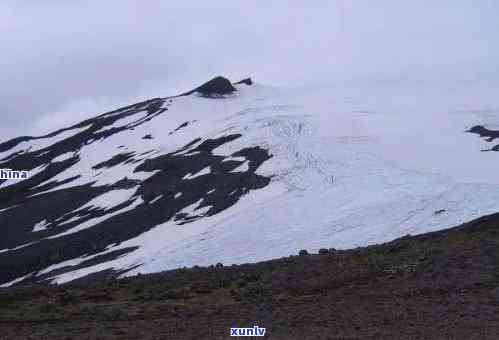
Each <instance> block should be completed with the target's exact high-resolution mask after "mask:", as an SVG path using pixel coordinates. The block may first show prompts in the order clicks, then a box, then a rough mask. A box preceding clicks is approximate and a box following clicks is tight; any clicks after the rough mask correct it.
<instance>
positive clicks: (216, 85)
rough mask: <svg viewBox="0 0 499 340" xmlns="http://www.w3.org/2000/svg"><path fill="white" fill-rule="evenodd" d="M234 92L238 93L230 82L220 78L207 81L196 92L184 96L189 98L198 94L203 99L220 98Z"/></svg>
mask: <svg viewBox="0 0 499 340" xmlns="http://www.w3.org/2000/svg"><path fill="white" fill-rule="evenodd" d="M234 91H236V88H235V87H234V86H232V83H231V82H230V80H228V79H227V78H225V77H222V76H218V77H215V78H213V79H211V80H209V81H207V82H206V83H204V84H203V85H201V86H199V87H197V88H195V89H194V90H192V91H189V92H187V93H185V94H184V95H186V96H188V95H190V94H193V93H194V92H198V93H199V94H201V95H202V96H203V97H219V96H223V95H226V94H230V93H232V92H234Z"/></svg>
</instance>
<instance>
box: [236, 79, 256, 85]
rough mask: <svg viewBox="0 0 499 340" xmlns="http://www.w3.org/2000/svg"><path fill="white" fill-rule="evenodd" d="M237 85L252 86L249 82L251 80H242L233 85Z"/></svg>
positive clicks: (251, 82)
mask: <svg viewBox="0 0 499 340" xmlns="http://www.w3.org/2000/svg"><path fill="white" fill-rule="evenodd" d="M239 84H246V85H253V81H252V80H251V78H244V79H243V80H240V81H238V82H237V83H234V85H239Z"/></svg>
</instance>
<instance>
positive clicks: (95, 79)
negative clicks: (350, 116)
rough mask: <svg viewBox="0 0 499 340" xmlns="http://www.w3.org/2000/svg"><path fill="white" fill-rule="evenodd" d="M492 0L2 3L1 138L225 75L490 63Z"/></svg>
mask: <svg viewBox="0 0 499 340" xmlns="http://www.w3.org/2000/svg"><path fill="white" fill-rule="evenodd" d="M498 14H499V2H497V1H495V0H481V1H480V0H477V1H471V0H468V1H464V0H448V1H444V0H441V1H438V0H431V1H423V0H419V1H399V0H393V1H389V0H377V1H371V0H344V1H341V0H337V1H332V0H331V1H319V0H315V1H304V0H303V1H293V0H286V1H256V0H255V1H234V0H231V1H221V0H219V1H189V0H182V1H171V0H163V1H160V0H142V1H138V0H137V1H127V0H119V1H118V0H106V1H98V0H86V1H84V0H72V1H66V0H46V1H44V0H22V1H19V0H15V1H10V0H3V1H2V2H0V43H1V44H0V46H1V54H0V74H1V75H2V82H1V84H0V114H1V117H2V122H1V126H0V133H2V137H4V138H1V139H5V138H6V137H10V136H15V135H23V134H32V133H45V132H48V131H50V130H52V129H53V128H56V127H60V126H64V125H65V124H67V123H73V122H76V121H78V120H80V119H82V118H84V117H86V116H88V115H89V114H92V113H97V112H99V111H103V110H107V109H112V108H113V107H114V106H116V105H124V104H127V103H129V102H133V101H134V100H138V99H145V98H148V97H153V96H162V95H171V94H176V93H178V92H179V91H182V90H187V89H191V88H192V87H194V86H196V85H198V84H200V83H201V82H203V81H205V80H208V79H209V78H210V77H212V76H215V75H219V74H221V75H227V76H229V77H231V78H233V79H234V80H237V79H238V78H242V77H246V76H251V77H253V78H254V79H256V80H257V81H258V82H261V83H267V84H274V85H296V84H309V83H314V82H327V81H328V80H331V79H334V80H339V79H349V78H356V77H367V76H371V77H372V76H378V77H383V76H390V75H400V74H418V73H419V72H422V71H425V72H428V73H432V72H437V71H440V70H464V69H466V68H469V69H473V68H474V67H477V68H478V67H481V68H483V69H485V70H487V69H489V68H496V69H497V60H498V56H499V52H498V51H499V47H498V41H499V23H498V22H499V21H498V20H497V15H498Z"/></svg>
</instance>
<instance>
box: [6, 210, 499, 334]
mask: <svg viewBox="0 0 499 340" xmlns="http://www.w3.org/2000/svg"><path fill="white" fill-rule="evenodd" d="M439 213H441V212H439ZM101 276H104V275H101ZM90 280H91V279H86V280H85V281H86V282H85V281H80V282H76V283H72V284H70V285H65V286H59V287H44V286H40V285H38V286H20V287H13V288H9V289H4V290H0V338H1V339H224V338H228V337H229V328H230V327H236V326H239V327H251V326H253V325H258V326H260V327H266V329H267V335H266V338H271V339H499V214H496V215H492V216H488V217H483V218H480V219H478V220H475V221H473V222H470V223H467V224H464V225H462V226H459V227H456V228H453V229H449V230H445V231H440V232H436V233H430V234H425V235H420V236H416V237H409V236H408V237H404V238H402V239H398V240H395V241H393V242H390V243H387V244H383V245H379V246H371V247H367V248H358V249H353V250H348V251H334V250H328V251H326V250H325V249H324V250H322V251H321V254H314V255H307V254H304V253H303V252H302V254H301V255H300V256H291V257H288V258H282V259H278V260H274V261H269V262H263V263H258V264H251V265H241V266H230V267H227V266H225V267H224V266H221V265H218V266H214V267H211V268H192V269H180V270H175V271H168V272H165V273H160V274H155V275H144V276H139V277H134V278H127V279H123V280H111V281H102V280H101V281H98V282H93V283H89V281H90Z"/></svg>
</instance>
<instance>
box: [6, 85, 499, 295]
mask: <svg viewBox="0 0 499 340" xmlns="http://www.w3.org/2000/svg"><path fill="white" fill-rule="evenodd" d="M465 85H466V84H465ZM465 85H463V86H462V87H458V86H452V87H451V88H450V89H445V90H444V89H441V88H433V87H427V86H426V85H425V84H421V86H420V87H417V88H415V89H414V88H412V89H411V91H408V92H404V91H401V90H400V88H399V85H398V84H395V85H394V86H388V85H387V86H384V85H381V86H379V87H376V88H374V87H370V86H366V87H365V88H364V89H358V88H356V89H354V90H349V91H347V90H346V89H345V88H342V87H338V86H330V87H328V86H323V87H317V88H294V89H285V88H274V87H268V86H264V85H260V84H253V82H252V81H251V80H250V79H246V80H244V81H242V82H238V83H235V84H231V83H230V82H229V81H228V80H226V79H224V78H221V77H218V78H215V79H213V80H211V81H210V82H208V83H206V84H204V85H202V86H200V87H198V88H196V89H195V90H193V91H190V92H187V93H184V94H182V95H179V96H175V97H166V98H155V99H151V100H148V101H145V102H142V103H137V104H134V105H130V106H127V107H124V108H121V109H118V110H116V111H112V112H108V113H104V114H101V115H98V116H96V117H94V118H91V119H88V120H85V121H83V122H80V123H78V124H76V125H74V126H70V127H67V128H64V129H61V130H58V131H55V132H53V133H50V134H48V135H45V136H40V137H27V136H24V137H19V138H15V139H12V140H9V141H6V142H4V143H1V144H0V168H5V169H14V170H28V171H29V173H30V177H29V178H28V179H24V180H12V179H11V180H0V231H1V237H0V284H3V285H4V286H7V285H10V284H13V283H19V282H22V281H25V282H26V281H48V282H58V283H62V282H67V281H70V280H73V279H76V278H80V277H83V276H87V275H89V274H96V273H98V274H99V275H133V274H137V273H148V272H155V271H161V270H166V269H171V268H177V267H183V266H192V265H209V264H215V263H217V262H222V263H224V264H232V263H243V262H253V261H260V260H265V259H270V258H275V257H280V256H287V255H289V254H292V253H296V252H297V251H298V250H299V249H302V248H306V249H309V250H316V249H318V248H321V247H333V246H334V247H337V248H348V247H354V246H359V245H366V244H369V243H375V242H383V241H388V240H390V239H393V238H396V237H399V236H403V235H405V234H408V233H410V234H416V233H423V232H427V231H432V230H437V229H442V228H446V227H450V226H453V225H456V224H458V223H461V222H464V221H467V220H470V219H473V218H475V217H478V216H481V215H485V214H489V213H493V212H497V211H499V176H498V175H497V169H499V154H498V153H495V152H484V151H487V150H490V151H498V150H499V141H498V140H499V129H498V125H497V124H498V123H499V102H498V101H495V100H496V99H495V94H493V93H491V94H490V95H489V96H487V95H485V94H484V92H483V91H482V89H475V90H469V87H467V86H465ZM394 89H398V90H394ZM461 90H462V91H461Z"/></svg>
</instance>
